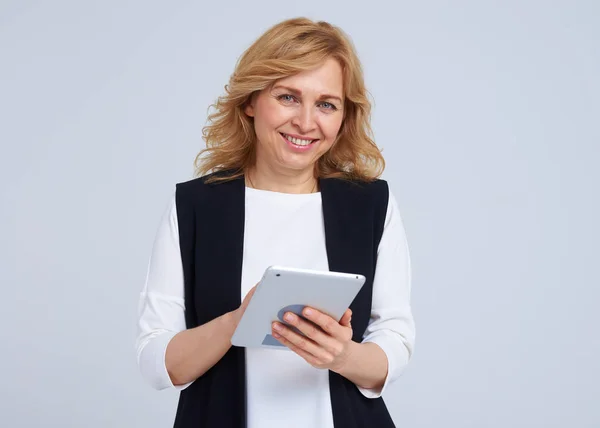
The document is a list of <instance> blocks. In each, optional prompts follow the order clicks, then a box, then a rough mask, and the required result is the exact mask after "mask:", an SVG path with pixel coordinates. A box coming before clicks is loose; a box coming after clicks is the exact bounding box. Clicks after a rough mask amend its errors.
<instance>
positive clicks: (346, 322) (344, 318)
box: [340, 309, 352, 327]
mask: <svg viewBox="0 0 600 428" xmlns="http://www.w3.org/2000/svg"><path fill="white" fill-rule="evenodd" d="M351 319H352V310H350V309H346V312H344V315H342V319H341V320H340V324H341V325H343V326H344V327H350V320H351Z"/></svg>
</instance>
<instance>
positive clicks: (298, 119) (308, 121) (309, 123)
mask: <svg viewBox="0 0 600 428" xmlns="http://www.w3.org/2000/svg"><path fill="white" fill-rule="evenodd" d="M314 115H315V112H314V109H313V108H312V106H310V105H303V106H301V107H300V108H299V109H298V110H297V111H296V115H294V117H293V118H292V125H294V126H295V127H296V128H298V132H299V133H300V134H302V135H306V134H308V133H309V132H310V131H312V130H314V129H315V128H316V122H315V116H314Z"/></svg>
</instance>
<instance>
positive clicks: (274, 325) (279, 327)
mask: <svg viewBox="0 0 600 428" xmlns="http://www.w3.org/2000/svg"><path fill="white" fill-rule="evenodd" d="M273 328H274V329H275V330H281V325H280V324H278V323H275V324H273Z"/></svg>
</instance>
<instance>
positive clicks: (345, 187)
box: [321, 178, 389, 205]
mask: <svg viewBox="0 0 600 428" xmlns="http://www.w3.org/2000/svg"><path fill="white" fill-rule="evenodd" d="M321 188H325V190H326V191H327V190H330V191H331V192H332V193H343V194H345V196H349V197H353V198H360V199H363V200H364V198H367V199H369V200H371V201H373V202H380V203H382V202H385V204H386V205H387V201H388V198H389V186H388V183H387V181H386V180H383V179H375V180H373V181H358V180H348V179H343V178H325V179H321Z"/></svg>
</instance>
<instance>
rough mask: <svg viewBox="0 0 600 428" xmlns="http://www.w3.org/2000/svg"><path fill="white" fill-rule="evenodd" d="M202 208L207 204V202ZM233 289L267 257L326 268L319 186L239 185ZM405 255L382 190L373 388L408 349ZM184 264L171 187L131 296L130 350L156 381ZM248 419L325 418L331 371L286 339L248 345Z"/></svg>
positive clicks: (325, 422) (179, 321)
mask: <svg viewBox="0 0 600 428" xmlns="http://www.w3.org/2000/svg"><path fill="white" fill-rule="evenodd" d="M206 209H210V207H207V208H206ZM245 209H246V211H245V228H244V253H243V266H242V284H241V293H242V295H241V297H242V298H243V297H244V296H245V295H246V293H247V292H248V291H249V290H250V288H252V287H253V286H254V285H255V284H256V283H257V282H258V281H259V280H260V278H261V277H262V274H263V273H264V271H265V269H266V268H267V267H268V266H270V265H281V266H291V267H297V268H305V269H317V270H329V269H328V260H327V252H326V248H325V230H324V225H323V211H322V205H321V194H320V193H310V194H288V193H278V192H271V191H265V190H257V189H252V188H246V201H245ZM410 289H411V271H410V256H409V250H408V245H407V242H406V236H405V232H404V227H403V223H402V220H401V217H400V213H399V209H398V206H397V203H396V200H395V198H394V196H393V194H392V193H391V192H390V197H389V203H388V208H387V212H386V218H385V224H384V230H383V235H382V238H381V241H380V244H379V247H378V257H377V266H376V271H375V278H374V282H373V300H372V310H371V319H370V322H369V326H368V328H367V330H366V332H365V334H364V336H363V342H373V343H376V344H377V345H379V346H380V347H381V349H383V351H384V352H385V354H386V356H387V359H388V374H387V377H386V380H385V383H384V386H383V388H382V389H381V390H377V391H376V390H368V389H363V388H360V387H357V388H358V389H359V390H360V391H361V393H362V394H363V395H364V396H366V397H368V398H377V397H379V396H380V395H381V394H382V393H383V392H384V391H385V389H386V388H387V386H388V385H389V384H390V383H391V382H393V381H394V380H395V379H397V378H398V377H399V376H400V374H401V372H402V371H403V369H404V367H405V366H406V364H407V363H408V361H409V359H410V355H411V353H412V349H413V346H414V338H415V327H414V321H413V316H412V312H411V307H410ZM184 313H185V301H184V285H183V267H182V262H181V255H180V251H179V231H178V224H177V207H176V204H175V196H173V197H172V199H171V201H170V203H169V205H168V208H167V210H166V212H165V213H164V215H163V217H162V220H161V222H160V225H159V228H158V232H157V234H156V238H155V241H154V246H153V249H152V254H151V257H150V261H149V264H148V271H147V277H146V282H145V285H144V288H143V290H142V292H141V295H140V301H139V323H138V336H137V340H136V347H137V360H138V365H139V367H140V370H141V372H142V375H143V377H144V378H145V379H147V381H148V382H149V383H150V384H151V385H152V386H153V387H154V388H156V389H166V388H176V389H184V388H187V387H188V386H189V385H190V384H186V385H178V386H174V385H173V383H172V382H171V379H170V377H169V375H168V373H167V369H166V366H165V353H166V349H167V345H168V344H169V341H170V340H171V339H172V338H173V336H175V335H176V334H177V333H179V332H180V331H182V330H185V328H186V325H185V316H184ZM246 367H247V370H246V374H247V375H246V376H247V377H246V385H247V400H248V401H247V412H248V414H247V417H248V428H270V427H277V428H279V427H281V426H286V427H303V428H304V427H317V426H318V427H327V428H333V416H332V408H331V400H330V396H329V376H328V371H327V370H322V369H316V368H314V367H312V366H311V365H309V364H308V363H307V362H306V361H305V360H304V359H302V358H301V357H299V356H298V355H296V354H295V353H294V352H292V351H290V350H288V349H287V348H286V349H281V350H280V349H266V348H265V349H263V348H247V349H246Z"/></svg>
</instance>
